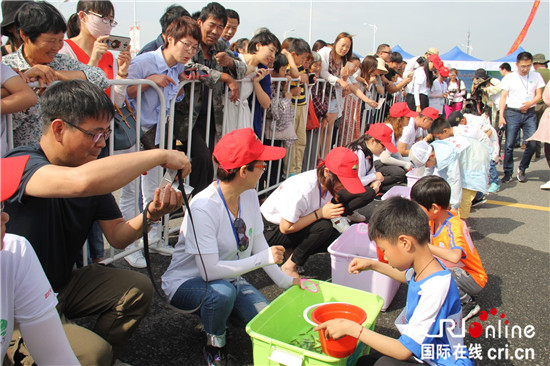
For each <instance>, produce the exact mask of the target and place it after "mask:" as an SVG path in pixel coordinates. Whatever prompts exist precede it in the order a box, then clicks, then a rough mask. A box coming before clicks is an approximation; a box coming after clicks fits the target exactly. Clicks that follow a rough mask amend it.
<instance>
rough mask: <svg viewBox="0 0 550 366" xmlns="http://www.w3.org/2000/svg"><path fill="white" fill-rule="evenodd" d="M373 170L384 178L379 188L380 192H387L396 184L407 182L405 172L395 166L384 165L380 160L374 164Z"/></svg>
mask: <svg viewBox="0 0 550 366" xmlns="http://www.w3.org/2000/svg"><path fill="white" fill-rule="evenodd" d="M374 169H376V171H377V172H379V173H381V174H382V175H383V176H384V181H383V182H382V185H381V186H380V191H381V192H387V191H389V190H390V188H391V187H393V186H395V185H396V184H400V183H406V182H407V172H406V171H405V169H403V168H402V167H400V166H397V165H385V164H383V163H382V162H381V161H380V160H377V161H375V162H374Z"/></svg>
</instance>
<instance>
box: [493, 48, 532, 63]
mask: <svg viewBox="0 0 550 366" xmlns="http://www.w3.org/2000/svg"><path fill="white" fill-rule="evenodd" d="M521 52H525V50H524V49H523V47H521V46H519V47H518V49H517V50H515V51H514V52H512V53H511V54H509V55H508V56H504V57H502V58H499V59H498V60H495V62H516V57H517V55H518V53H521Z"/></svg>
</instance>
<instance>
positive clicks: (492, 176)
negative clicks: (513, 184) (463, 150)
mask: <svg viewBox="0 0 550 366" xmlns="http://www.w3.org/2000/svg"><path fill="white" fill-rule="evenodd" d="M491 183H495V184H497V185H500V180H499V179H498V172H497V165H496V164H495V161H494V160H493V159H491V163H490V164H489V184H491Z"/></svg>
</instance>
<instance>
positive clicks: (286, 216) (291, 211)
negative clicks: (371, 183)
mask: <svg viewBox="0 0 550 366" xmlns="http://www.w3.org/2000/svg"><path fill="white" fill-rule="evenodd" d="M358 170H359V160H358V158H357V155H355V153H354V152H353V151H351V150H349V149H347V148H345V147H337V148H335V149H332V150H331V151H330V152H329V153H328V155H327V158H326V159H325V161H324V162H322V163H321V164H319V166H318V167H317V169H316V170H310V171H307V172H304V173H301V174H298V175H295V176H292V177H290V178H289V179H287V180H285V181H284V182H283V183H281V185H280V186H279V187H278V188H277V189H276V190H275V191H273V193H272V194H271V195H270V196H269V197H268V198H267V199H266V201H265V202H264V203H263V204H262V206H261V211H262V214H263V216H264V225H265V229H264V234H265V237H266V239H267V242H268V243H269V244H270V245H275V244H278V245H283V246H284V247H285V248H286V249H287V250H288V253H290V252H291V251H292V254H291V255H290V256H289V258H288V259H287V260H286V262H285V263H284V264H283V266H282V267H281V269H282V270H283V271H284V272H286V273H288V274H289V275H291V276H294V277H296V276H298V266H303V265H304V264H305V263H306V261H307V258H308V257H309V256H310V255H312V254H315V253H318V252H322V251H325V250H326V249H327V248H328V246H329V245H330V244H331V243H332V242H333V241H334V240H335V239H336V238H337V237H338V236H339V235H340V233H339V232H338V231H337V230H336V229H335V228H333V225H332V222H331V219H336V218H340V217H341V216H342V215H343V214H344V210H345V208H344V207H343V205H342V204H341V203H333V202H332V198H333V197H336V196H337V192H339V191H340V190H341V189H342V188H345V189H346V190H347V191H348V192H350V193H352V194H359V193H363V192H365V188H364V187H363V184H362V183H361V180H360V179H359V177H358V175H357V172H358Z"/></svg>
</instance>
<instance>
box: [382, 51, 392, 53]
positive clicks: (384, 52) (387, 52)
mask: <svg viewBox="0 0 550 366" xmlns="http://www.w3.org/2000/svg"><path fill="white" fill-rule="evenodd" d="M380 53H391V51H381V52H380Z"/></svg>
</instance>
